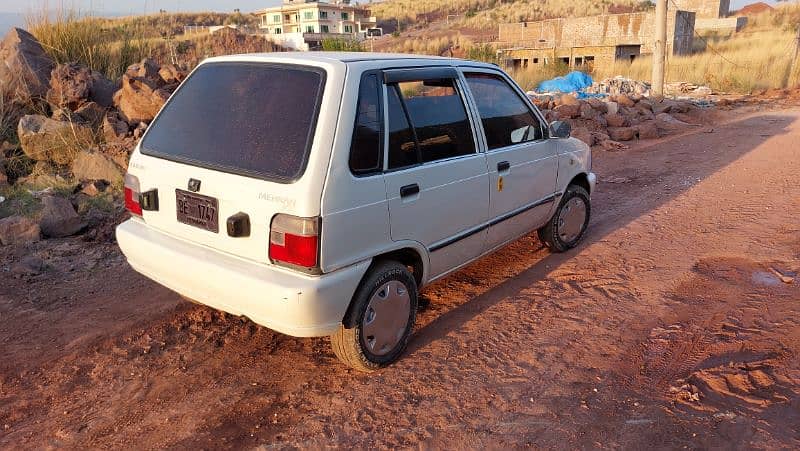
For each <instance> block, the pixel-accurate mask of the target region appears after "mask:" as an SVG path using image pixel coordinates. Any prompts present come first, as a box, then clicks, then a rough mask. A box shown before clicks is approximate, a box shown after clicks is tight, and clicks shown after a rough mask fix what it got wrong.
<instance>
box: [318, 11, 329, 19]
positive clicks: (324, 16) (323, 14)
mask: <svg viewBox="0 0 800 451" xmlns="http://www.w3.org/2000/svg"><path fill="white" fill-rule="evenodd" d="M319 18H320V19H327V18H328V11H320V12H319Z"/></svg>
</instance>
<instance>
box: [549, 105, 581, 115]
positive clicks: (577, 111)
mask: <svg viewBox="0 0 800 451" xmlns="http://www.w3.org/2000/svg"><path fill="white" fill-rule="evenodd" d="M553 111H555V112H556V113H558V117H559V118H560V119H574V118H576V117H578V116H580V115H581V107H580V105H567V104H561V105H559V106H557V107H555V109H553Z"/></svg>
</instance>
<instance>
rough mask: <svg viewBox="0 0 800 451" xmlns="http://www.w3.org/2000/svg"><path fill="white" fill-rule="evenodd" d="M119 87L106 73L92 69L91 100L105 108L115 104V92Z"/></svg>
mask: <svg viewBox="0 0 800 451" xmlns="http://www.w3.org/2000/svg"><path fill="white" fill-rule="evenodd" d="M117 89H119V86H117V84H116V83H114V82H113V81H111V80H109V79H108V78H106V77H105V75H103V74H101V73H100V72H97V71H92V89H90V90H89V100H91V101H92V102H95V103H96V104H98V105H100V106H101V107H103V108H111V107H112V106H114V93H115V92H116V91H117Z"/></svg>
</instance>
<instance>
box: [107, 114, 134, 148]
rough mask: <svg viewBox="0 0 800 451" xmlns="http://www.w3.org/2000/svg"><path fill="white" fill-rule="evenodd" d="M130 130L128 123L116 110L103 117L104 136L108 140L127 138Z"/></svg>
mask: <svg viewBox="0 0 800 451" xmlns="http://www.w3.org/2000/svg"><path fill="white" fill-rule="evenodd" d="M129 131H130V126H129V125H128V123H127V122H125V121H124V120H122V118H120V117H119V114H117V113H116V112H109V113H107V114H106V115H105V117H104V118H103V137H104V138H105V139H106V142H114V141H119V140H122V139H125V137H126V136H128V132H129Z"/></svg>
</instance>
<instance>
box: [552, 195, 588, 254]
mask: <svg viewBox="0 0 800 451" xmlns="http://www.w3.org/2000/svg"><path fill="white" fill-rule="evenodd" d="M585 223H586V204H585V203H584V202H583V199H581V198H580V197H573V198H572V199H570V200H568V201H567V203H566V204H564V207H563V208H562V209H561V213H559V215H558V237H559V238H560V239H561V241H562V242H564V243H571V242H573V241H575V239H576V238H578V236H580V234H581V232H582V231H583V225H584V224H585Z"/></svg>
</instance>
